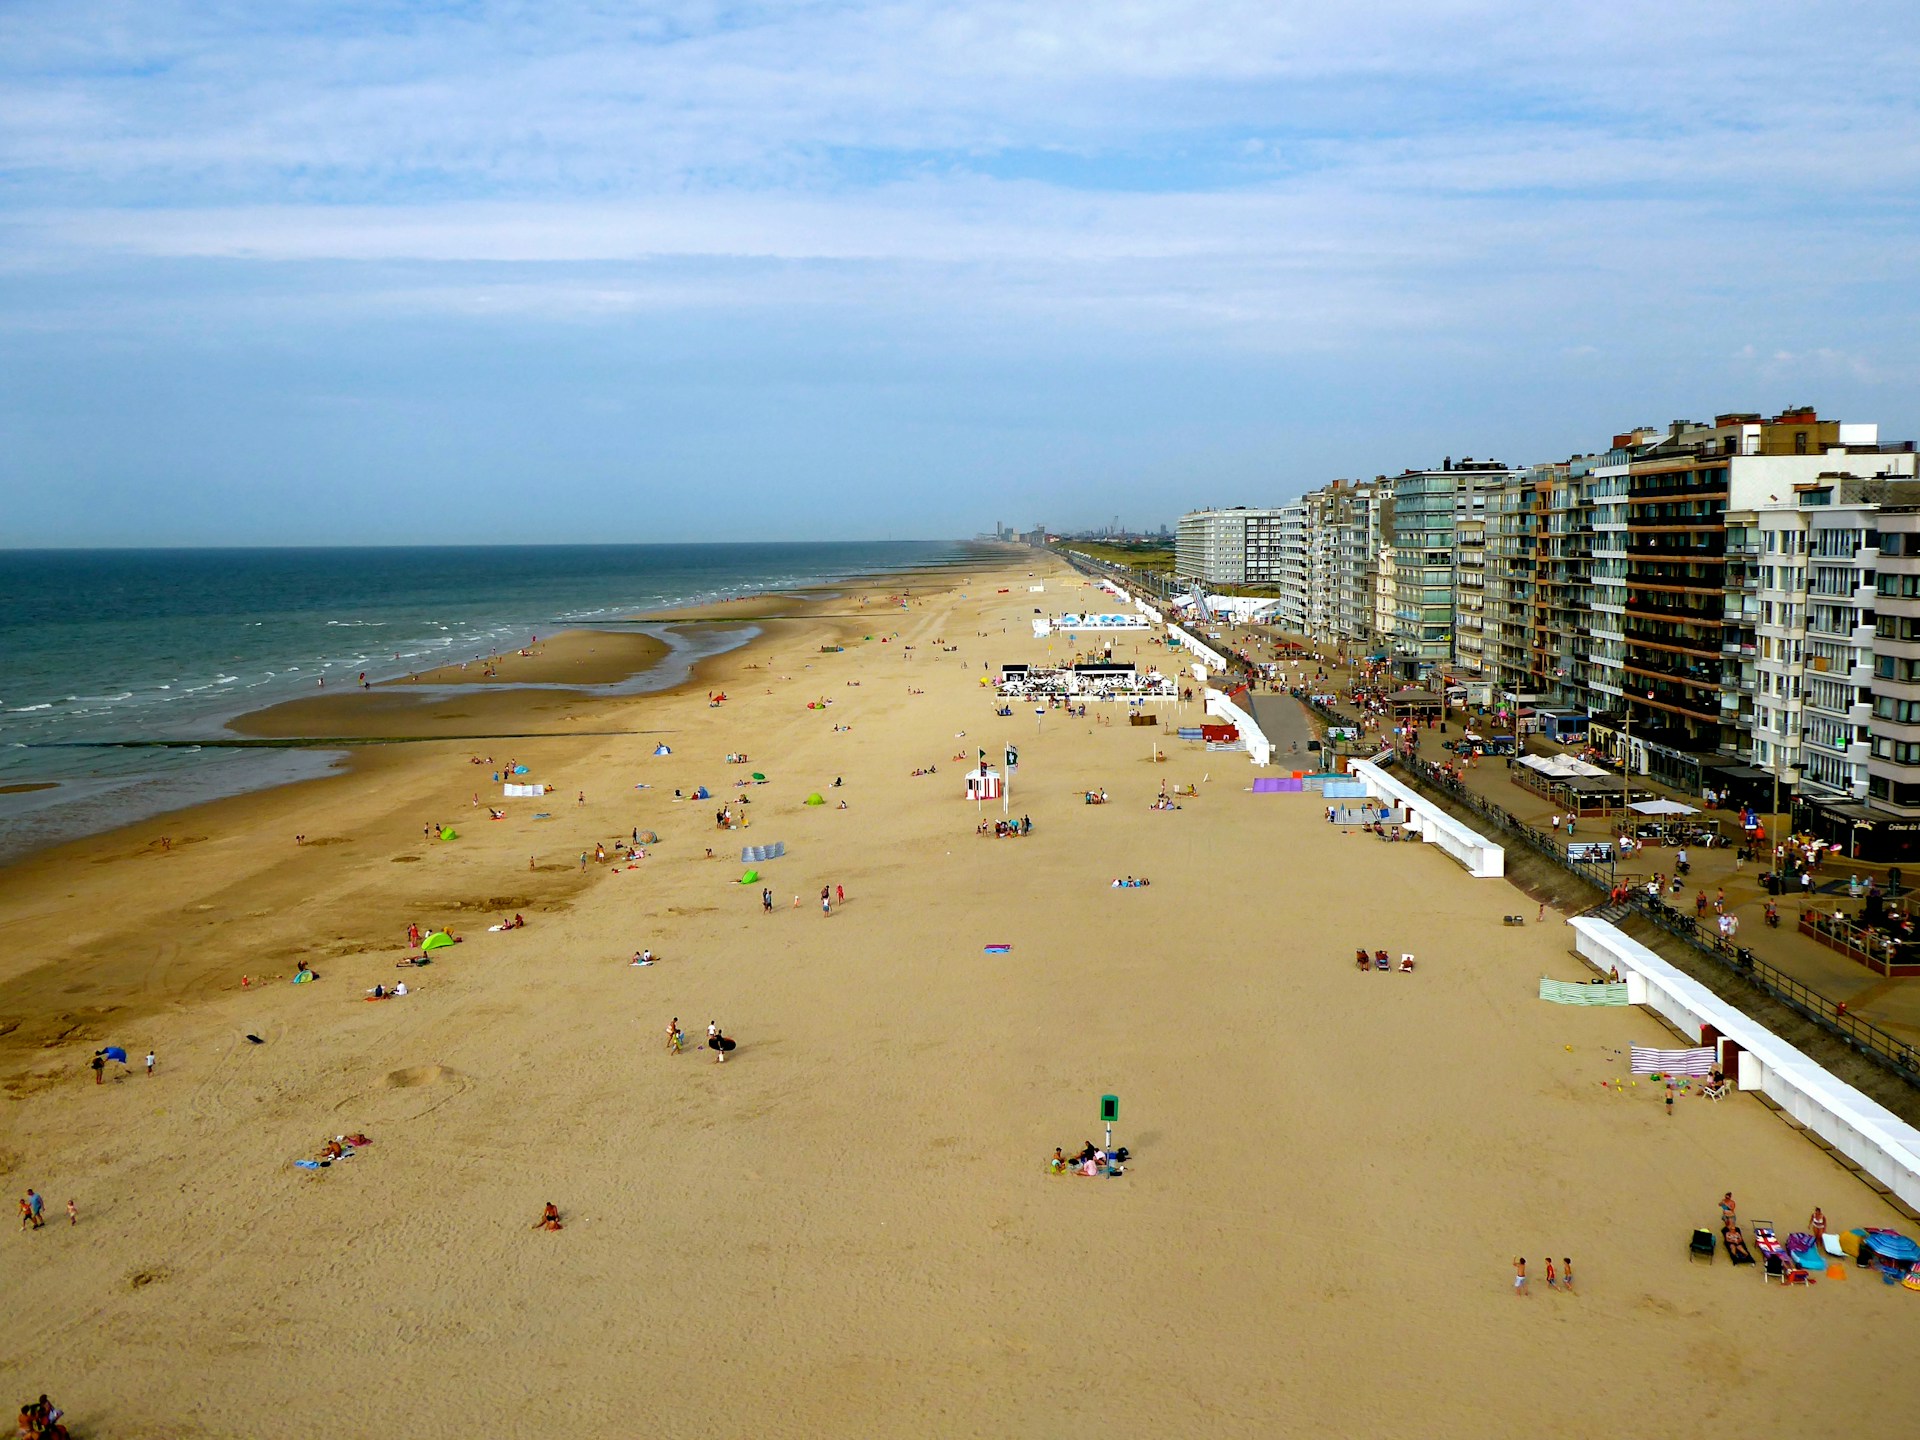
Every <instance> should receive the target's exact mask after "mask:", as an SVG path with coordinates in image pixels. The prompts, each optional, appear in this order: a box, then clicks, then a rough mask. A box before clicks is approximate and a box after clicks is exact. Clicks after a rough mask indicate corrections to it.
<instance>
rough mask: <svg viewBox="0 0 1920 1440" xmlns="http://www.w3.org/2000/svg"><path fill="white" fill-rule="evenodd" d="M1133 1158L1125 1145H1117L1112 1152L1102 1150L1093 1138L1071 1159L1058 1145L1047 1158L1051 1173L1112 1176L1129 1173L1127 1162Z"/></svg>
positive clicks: (1048, 1171)
mask: <svg viewBox="0 0 1920 1440" xmlns="http://www.w3.org/2000/svg"><path fill="white" fill-rule="evenodd" d="M1131 1158H1132V1156H1131V1155H1130V1154H1129V1153H1128V1151H1127V1147H1126V1146H1124V1145H1120V1146H1116V1147H1115V1148H1114V1150H1113V1151H1112V1153H1111V1154H1109V1153H1108V1152H1107V1151H1105V1150H1102V1149H1101V1148H1100V1147H1099V1146H1098V1145H1095V1144H1094V1143H1093V1142H1092V1141H1091V1140H1089V1141H1087V1143H1086V1144H1085V1145H1083V1146H1082V1147H1081V1149H1080V1153H1079V1154H1078V1155H1075V1156H1074V1157H1072V1158H1071V1159H1069V1158H1068V1157H1067V1155H1066V1152H1065V1151H1063V1150H1062V1149H1061V1148H1060V1147H1059V1146H1058V1145H1056V1146H1054V1147H1053V1154H1052V1155H1051V1156H1049V1157H1048V1159H1047V1173H1048V1174H1049V1175H1087V1176H1101V1175H1105V1176H1112V1175H1124V1174H1126V1173H1127V1171H1126V1165H1127V1162H1128V1161H1129V1160H1130V1159H1131Z"/></svg>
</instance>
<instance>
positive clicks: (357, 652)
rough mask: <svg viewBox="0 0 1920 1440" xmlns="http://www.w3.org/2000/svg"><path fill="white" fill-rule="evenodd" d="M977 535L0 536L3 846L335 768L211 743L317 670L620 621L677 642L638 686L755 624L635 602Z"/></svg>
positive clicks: (392, 664)
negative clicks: (581, 539)
mask: <svg viewBox="0 0 1920 1440" xmlns="http://www.w3.org/2000/svg"><path fill="white" fill-rule="evenodd" d="M967 553H968V548H967V545H966V543H965V542H958V541H955V542H943V541H875V542H821V543H807V544H801V543H793V544H785V543H771V544H714V545H519V546H470V547H440V548H419V549H413V548H359V549H332V548H329V549H249V550H240V549H229V550H0V861H5V860H10V859H17V858H18V857H20V856H21V855H24V854H26V853H28V852H30V851H32V850H35V849H39V848H42V847H44V846H47V845H52V844H57V843H59V842H61V841H64V840H69V839H73V838H76V837H78V836H82V835H87V834H94V833H98V832H100V831H103V830H107V829H111V828H113V827H115V826H119V825H124V824H128V823H131V822H133V821H137V820H142V819H146V818H149V817H151V816H154V815H158V814H162V813H164V812H166V811H168V810H173V809H177V808H179V807H181V806H184V805H192V804H198V803H200V802H201V801H205V800H211V799H215V798H218V797H220V796H224V795H233V794H238V793H241V792H243V791H247V790H255V789H260V788H263V787H265V786H269V785H278V784H284V783H287V782H290V781H294V780H300V779H306V778H309V777H312V776H316V775H320V774H324V773H326V772H327V771H328V770H329V769H330V768H332V767H333V766H335V765H336V764H338V762H339V760H340V755H339V753H338V752H329V751H316V750H310V749H288V748H231V747H229V746H226V745H223V744H220V743H218V742H220V741H221V740H223V739H231V738H232V734H231V732H230V731H228V730H227V728H226V725H227V722H228V721H230V720H232V719H233V718H234V717H235V716H237V715H241V714H244V713H246V712H248V711H251V710H258V709H260V708H262V707H263V706H267V705H271V704H274V703H276V702H278V701H281V700H286V699H290V698H293V697H294V696H299V695H309V694H313V693H314V692H315V691H316V689H318V688H319V684H318V682H321V681H325V682H327V683H328V684H329V685H333V684H339V685H350V684H353V683H354V682H355V679H356V677H357V676H358V675H359V674H360V673H361V672H362V671H365V672H367V675H368V678H369V679H370V680H376V681H377V680H381V679H388V678H392V677H395V676H401V675H406V674H410V673H412V672H414V671H418V670H422V669H426V668H428V667H431V666H435V665H440V664H445V663H448V662H453V661H460V660H466V659H471V658H473V657H474V656H476V655H484V654H486V653H487V652H488V651H490V650H493V649H495V648H505V647H507V646H508V645H509V644H511V645H513V646H516V647H517V646H520V645H523V644H525V643H526V641H527V638H528V637H529V636H530V635H535V634H541V633H546V632H550V631H555V630H562V629H569V628H575V627H580V626H607V627H613V626H620V627H621V628H638V629H643V630H645V631H646V632H647V633H650V634H655V635H658V636H659V637H660V638H661V639H663V640H665V641H667V643H668V644H669V645H671V646H672V647H673V651H674V653H673V654H672V655H671V656H670V657H669V660H668V663H666V664H664V665H662V666H661V667H659V668H658V669H656V670H655V671H652V672H649V673H648V674H647V675H644V676H641V677H637V678H636V679H635V680H634V681H631V682H628V683H627V684H626V685H623V686H609V687H600V688H601V689H602V690H603V691H604V692H605V693H638V692H639V691H643V690H645V689H649V688H654V689H658V688H662V687H664V686H666V685H669V684H673V683H675V682H677V680H678V679H679V678H681V677H682V676H684V674H685V673H686V669H687V666H688V665H689V664H691V663H692V661H693V660H694V659H697V658H699V657H700V655H702V654H704V653H712V652H713V651H714V650H716V649H718V648H724V647H726V646H730V645H736V644H741V643H744V642H745V641H746V640H747V639H748V638H750V636H751V634H752V633H753V632H752V631H751V630H750V629H746V628H744V627H741V628H736V627H724V628H719V627H715V628H714V629H711V630H701V629H696V628H693V627H689V629H688V630H686V631H682V630H679V629H676V628H675V627H672V626H670V625H669V626H653V625H644V626H633V625H632V624H631V622H628V621H627V620H626V618H625V617H628V616H631V615H633V614H634V613H636V612H639V611H651V610H659V609H666V608H671V607H675V606H688V605H698V604H701V603H703V602H707V601H712V600H717V599H724V598H727V597H730V596H736V595H743V594H748V593H753V592H759V591H784V590H792V589H797V588H800V587H803V586H817V585H823V584H825V585H830V584H832V583H833V582H834V581H836V580H844V579H847V578H849V577H852V576H856V575H872V574H886V573H892V572H897V571H904V570H911V569H915V568H918V567H921V566H926V565H933V564H940V563H942V562H946V561H954V560H959V559H961V558H962V557H963V556H964V555H965V554H967ZM589 688H592V687H589ZM156 742H158V743H156ZM207 742H214V743H207Z"/></svg>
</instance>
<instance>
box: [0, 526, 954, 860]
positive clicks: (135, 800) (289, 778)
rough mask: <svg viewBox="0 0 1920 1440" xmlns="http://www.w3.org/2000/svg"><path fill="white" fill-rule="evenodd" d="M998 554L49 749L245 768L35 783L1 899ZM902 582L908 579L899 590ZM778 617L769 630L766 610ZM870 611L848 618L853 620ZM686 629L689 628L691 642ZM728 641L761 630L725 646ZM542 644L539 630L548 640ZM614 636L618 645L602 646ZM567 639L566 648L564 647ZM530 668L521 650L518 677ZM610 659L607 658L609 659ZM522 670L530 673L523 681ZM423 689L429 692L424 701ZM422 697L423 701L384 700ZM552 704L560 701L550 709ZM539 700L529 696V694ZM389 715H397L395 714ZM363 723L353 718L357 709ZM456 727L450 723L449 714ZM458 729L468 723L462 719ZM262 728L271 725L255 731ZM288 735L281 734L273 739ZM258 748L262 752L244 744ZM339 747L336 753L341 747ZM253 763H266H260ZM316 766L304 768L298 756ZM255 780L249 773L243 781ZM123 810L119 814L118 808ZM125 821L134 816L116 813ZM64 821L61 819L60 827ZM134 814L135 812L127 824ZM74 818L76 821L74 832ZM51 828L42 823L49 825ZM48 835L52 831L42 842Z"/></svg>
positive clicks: (665, 687) (742, 601) (862, 576)
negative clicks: (142, 831)
mask: <svg viewBox="0 0 1920 1440" xmlns="http://www.w3.org/2000/svg"><path fill="white" fill-rule="evenodd" d="M991 558H992V556H991V554H990V553H988V551H987V550H984V549H982V550H979V552H978V553H973V554H968V555H965V556H963V557H961V558H959V559H954V560H938V561H932V562H929V563H928V564H926V565H923V566H915V567H912V568H909V569H905V570H898V571H882V572H877V573H859V574H852V575H847V576H842V577H839V578H836V579H830V580H823V581H819V582H817V583H814V584H811V585H806V586H802V587H798V588H791V589H782V590H775V591H768V592H764V593H761V592H754V593H749V594H743V595H736V596H731V597H728V598H726V599H722V600H717V601H716V600H711V599H700V600H691V601H688V602H687V603H686V604H684V605H680V606H670V607H667V608H665V609H661V610H654V611H640V612H635V613H633V614H631V615H629V616H627V617H625V618H621V619H617V620H614V619H609V620H605V621H596V622H594V623H593V624H590V625H584V626H581V625H576V626H571V627H568V626H563V627H562V628H561V629H559V630H556V631H554V632H553V634H552V635H551V636H549V637H548V638H547V639H544V640H542V641H541V642H540V647H541V649H542V651H543V652H548V653H551V649H550V646H551V648H561V649H564V651H565V653H564V654H563V655H562V656H560V657H558V658H557V666H556V667H555V668H553V669H551V670H548V669H539V668H536V667H537V666H538V662H535V664H534V665H527V666H524V667H523V668H524V670H525V672H526V673H529V674H531V675H534V676H537V677H539V678H529V679H518V678H515V675H513V674H510V675H507V676H503V677H499V678H497V679H496V678H489V679H487V680H485V681H482V680H480V677H478V676H472V675H469V676H468V677H466V678H460V672H461V671H463V670H465V668H466V664H471V663H472V662H466V664H462V663H460V662H450V663H448V664H445V665H442V666H437V667H433V668H432V669H431V670H429V671H427V672H421V673H422V674H432V675H435V676H438V677H440V678H438V679H437V680H435V681H429V682H426V683H425V684H421V683H420V681H419V678H418V677H412V678H410V677H408V676H405V675H401V676H390V677H387V678H384V679H381V680H379V681H375V682H373V684H372V685H371V686H370V687H368V689H367V690H365V691H361V690H360V689H359V687H351V686H350V687H348V688H336V689H334V690H333V691H331V692H329V693H327V694H326V695H325V696H315V695H306V696H293V697H290V698H288V699H285V700H280V701H276V702H274V703H272V704H268V705H256V706H253V707H251V708H248V709H246V710H241V711H238V712H234V713H231V714H227V715H224V716H216V717H212V718H210V719H207V720H202V721H196V722H192V723H191V724H189V725H188V726H187V728H186V730H185V732H183V733H182V734H180V735H177V736H170V737H154V738H153V739H150V740H149V739H145V738H142V737H129V738H127V739H121V740H102V741H97V742H93V741H73V742H57V743H56V745H55V746H50V747H47V748H64V749H72V750H83V749H99V750H103V751H130V750H140V749H152V750H155V751H194V750H200V751H207V750H212V751H221V752H230V753H231V756H232V760H231V763H230V765H229V766H228V767H227V771H228V773H226V774H225V775H212V774H206V773H198V774H187V773H175V774H152V775H144V776H121V777H110V778H103V779H97V780H96V779H85V778H76V779H68V780H55V781H28V782H23V783H21V784H18V785H13V786H8V787H6V788H5V789H4V790H0V795H4V796H15V797H26V799H25V801H24V803H22V804H20V805H18V806H17V807H16V808H14V809H13V810H12V812H11V814H10V815H9V816H8V820H9V822H10V823H11V824H12V825H13V826H14V828H16V829H17V830H18V831H20V832H24V833H25V836H26V838H25V839H23V840H22V841H21V842H20V843H18V844H17V845H16V846H6V847H4V848H0V894H4V893H5V890H6V888H7V881H8V874H9V872H10V871H11V870H13V869H14V868H16V867H18V866H21V865H24V864H27V863H29V862H31V861H33V860H35V859H37V858H39V857H43V856H47V855H49V854H51V853H54V852H58V851H61V850H63V849H65V848H66V847H69V846H77V845H84V844H85V843H87V842H88V841H93V840H101V839H104V838H107V837H111V836H114V835H116V834H118V833H120V832H123V831H131V830H134V829H138V828H140V827H145V826H149V825H158V824H161V823H162V822H165V821H167V820H168V819H169V817H172V816H175V815H182V814H187V813H190V812H192V811H194V810H196V809H198V808H200V807H202V806H206V805H215V804H219V803H220V802H222V801H224V800H233V799H241V798H244V797H247V796H259V795H264V794H268V793H271V792H273V791H275V790H280V789H286V788H289V787H292V786H297V785H302V784H306V783H309V782H311V781H315V780H327V779H332V778H335V777H337V776H339V775H341V774H343V773H351V764H350V758H351V757H350V755H349V753H348V752H350V751H356V750H363V749H366V748H369V747H377V746H379V745H380V744H383V743H389V742H391V743H396V744H399V743H419V742H421V741H424V740H429V739H446V740H449V741H453V740H465V741H472V742H476V743H481V742H485V741H488V740H491V739H507V738H516V739H517V738H544V737H546V736H548V735H565V734H575V733H580V732H578V731H576V730H558V731H552V732H547V731H538V730H533V729H527V728H520V727H519V726H518V725H517V724H516V717H518V718H519V719H521V720H524V719H525V718H526V717H528V716H537V717H543V719H544V718H545V717H551V716H552V715H554V714H555V713H560V714H566V713H568V712H570V711H576V710H578V709H580V708H582V707H584V706H587V705H590V704H595V703H599V702H602V701H605V700H608V699H615V698H633V697H637V696H644V695H657V694H666V693H669V692H671V691H673V690H676V689H680V688H684V687H687V686H690V685H693V684H696V683H698V682H699V678H700V675H701V674H702V667H703V666H704V665H705V662H707V661H708V660H711V659H715V658H718V657H720V656H723V655H725V654H728V653H732V652H734V651H737V650H739V649H742V648H744V647H746V646H749V645H751V644H753V643H754V642H755V641H756V640H758V639H760V638H762V637H763V635H764V634H765V633H766V631H767V628H768V626H769V625H772V624H777V623H780V622H782V621H792V622H796V623H803V624H804V623H810V622H812V621H813V620H815V619H816V618H824V617H820V616H816V614H815V613H814V612H816V611H818V610H819V609H820V608H821V607H822V606H823V605H825V604H828V603H830V602H832V601H835V600H844V599H846V598H847V597H848V596H850V595H854V594H860V593H863V592H864V593H878V592H886V591H890V590H897V589H900V588H902V586H907V587H909V588H910V587H911V585H913V584H924V583H926V580H927V578H928V577H933V578H938V577H940V576H943V575H948V574H953V573H964V572H966V571H967V570H968V569H969V568H970V567H971V568H979V566H980V564H982V563H984V562H986V561H987V560H989V559H991ZM894 582H899V583H898V584H896V583H894ZM760 611H765V612H767V614H766V617H765V623H763V622H762V621H761V619H760V618H759V617H758V615H757V614H756V613H755V612H760ZM857 613H861V612H847V616H848V618H851V617H852V616H853V615H854V614H857ZM683 627H687V628H686V629H685V630H684V631H683ZM728 630H744V631H746V632H747V633H745V634H743V635H739V636H738V637H737V638H736V637H734V636H727V638H725V639H720V638H719V637H721V636H723V635H725V634H726V632H727V631H728ZM535 633H537V632H535ZM601 636H604V637H607V638H606V641H605V642H602V641H600V640H598V639H597V638H595V637H601ZM563 637H564V642H565V643H564V645H560V644H558V643H557V642H562V641H563ZM602 643H604V644H606V646H607V648H609V649H613V650H618V651H621V652H624V653H625V654H626V656H627V657H628V660H626V661H615V662H614V663H612V664H603V665H598V666H596V665H595V664H594V663H593V659H592V658H591V657H590V656H589V655H586V654H582V653H581V651H582V650H583V649H584V650H587V651H590V650H592V649H593V648H594V647H596V646H598V645H600V644H602ZM518 658H519V657H517V656H515V655H513V654H512V653H511V652H509V655H508V657H507V661H506V663H507V664H508V665H509V666H510V667H511V666H512V664H513V662H514V661H515V660H517V659H518ZM601 658H602V659H604V658H605V657H601ZM568 670H571V671H572V672H574V674H575V675H576V676H577V677H578V678H576V679H575V680H574V682H573V683H572V684H566V683H562V682H560V681H558V680H555V679H549V678H546V677H547V676H548V675H550V674H562V673H566V672H567V671H568ZM516 673H519V672H516ZM416 686H417V687H418V688H417V691H416ZM469 688H471V689H473V690H475V691H484V692H486V693H485V697H484V698H481V699H478V700H466V701H463V703H465V704H470V705H471V704H477V705H479V706H480V707H481V711H482V715H483V716H484V717H488V718H487V719H486V723H483V724H481V725H479V726H477V727H466V728H461V727H459V726H457V725H450V724H445V723H442V724H440V725H438V726H436V725H435V724H433V723H431V722H432V720H433V717H431V716H422V715H421V714H420V713H419V712H420V711H423V710H427V709H429V708H430V707H433V706H438V707H440V709H441V710H442V711H443V712H444V711H446V710H448V709H449V708H450V705H451V702H452V698H453V696H455V695H462V694H463V693H464V692H465V691H466V690H468V689H469ZM409 691H416V699H415V700H414V702H412V703H408V702H405V701H401V700H398V699H389V698H384V697H390V696H399V695H403V694H405V693H407V692H409ZM543 694H544V696H545V697H546V698H544V699H542V698H537V697H540V696H542V695H543ZM356 695H361V696H364V697H365V698H366V699H368V700H373V699H374V697H376V696H377V697H383V698H381V699H379V700H374V703H372V704H369V705H365V706H363V707H362V713H363V714H368V713H370V714H371V716H372V717H373V719H374V721H375V723H360V724H357V725H352V726H346V727H342V732H343V733H338V734H334V733H316V732H315V728H314V727H313V726H312V725H310V724H307V723H305V718H306V717H307V716H308V715H316V716H317V715H324V714H328V713H332V712H331V710H330V708H329V707H330V706H332V705H334V704H335V703H337V702H338V701H340V700H351V699H352V698H353V697H355V696H356ZM529 696H531V697H536V698H524V697H529ZM382 707H384V708H382ZM347 713H352V712H347ZM382 716H385V717H387V718H389V719H398V720H400V721H401V723H400V724H398V725H397V726H396V727H395V728H396V730H397V732H398V733H383V726H382V725H381V724H380V723H377V722H378V721H379V718H380V717H382ZM441 718H442V719H443V720H444V719H445V718H447V717H446V716H445V715H444V714H443V716H442V717H441ZM453 718H456V719H457V718H458V717H457V716H455V717H453ZM253 727H258V728H253ZM275 729H277V730H278V731H279V733H272V732H273V731H274V730H275ZM237 740H238V741H258V742H261V743H257V744H244V743H235V742H236V741H237ZM329 741H334V742H336V743H335V744H329V743H328V742H329ZM269 751H278V752H281V754H282V755H283V756H284V757H285V758H284V759H283V760H282V761H281V763H279V764H278V765H271V764H269V763H268V761H267V759H266V757H265V756H264V755H260V754H258V753H257V752H269ZM248 752H255V758H254V759H252V760H248V759H247V758H246V756H247V754H248ZM296 753H298V754H303V755H304V756H306V757H307V758H306V760H305V762H304V763H297V762H296V760H295V759H294V755H295V754H296ZM243 771H244V773H242V772H243ZM95 797H100V800H101V805H100V813H99V815H98V816H97V817H95V818H84V817H82V818H79V819H77V820H75V819H74V814H75V811H77V810H78V809H79V807H82V806H85V805H86V804H88V802H89V801H91V800H93V799H94V798H95ZM116 802H117V803H116ZM116 811H120V812H123V813H121V814H119V815H116V813H115V812H116ZM55 812H58V818H54V817H55ZM125 812H131V813H125ZM63 821H66V822H69V823H62V822H63ZM36 822H38V823H36ZM36 831H38V832H39V833H35V832H36Z"/></svg>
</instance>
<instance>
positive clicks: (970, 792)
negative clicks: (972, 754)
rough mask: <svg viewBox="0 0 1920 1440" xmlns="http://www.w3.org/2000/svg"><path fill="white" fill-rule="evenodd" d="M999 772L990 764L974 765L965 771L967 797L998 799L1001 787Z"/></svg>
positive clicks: (977, 799) (970, 798)
mask: <svg viewBox="0 0 1920 1440" xmlns="http://www.w3.org/2000/svg"><path fill="white" fill-rule="evenodd" d="M1001 783H1002V782H1001V778H1000V772H999V771H998V770H995V769H994V768H993V767H992V766H990V765H989V766H984V767H983V766H979V765H976V766H975V767H974V768H973V769H971V770H969V771H968V772H967V799H969V800H975V801H979V800H998V799H999V798H1000V787H1001Z"/></svg>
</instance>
